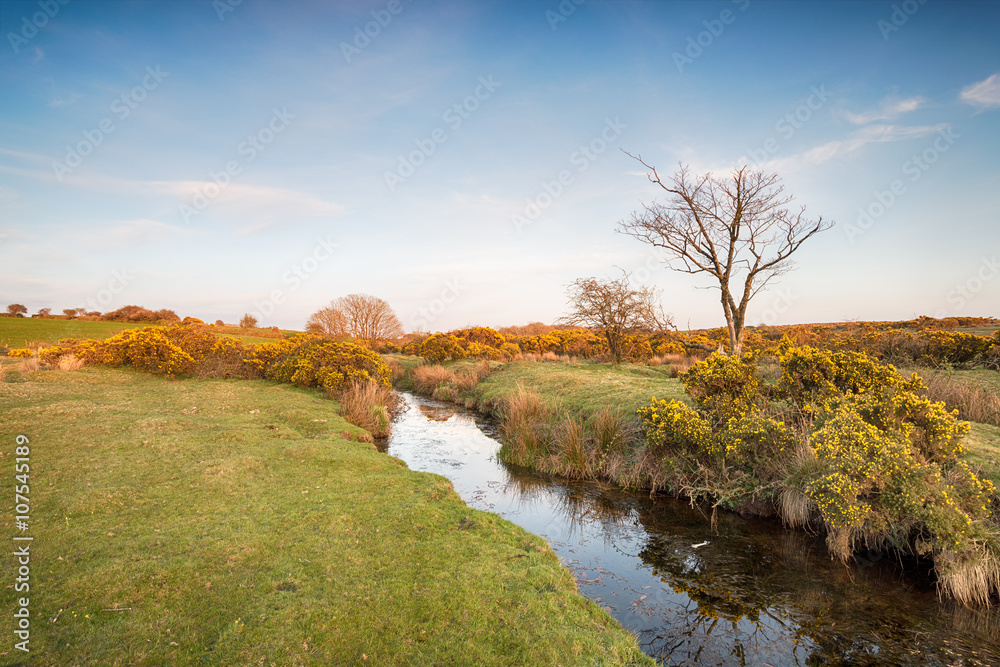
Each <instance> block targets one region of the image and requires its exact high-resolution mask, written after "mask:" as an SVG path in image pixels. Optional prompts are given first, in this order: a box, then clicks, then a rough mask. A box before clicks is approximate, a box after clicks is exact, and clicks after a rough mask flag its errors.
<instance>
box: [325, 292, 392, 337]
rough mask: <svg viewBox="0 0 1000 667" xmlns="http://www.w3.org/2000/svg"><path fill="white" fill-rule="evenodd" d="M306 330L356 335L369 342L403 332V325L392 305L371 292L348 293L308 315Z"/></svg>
mask: <svg viewBox="0 0 1000 667" xmlns="http://www.w3.org/2000/svg"><path fill="white" fill-rule="evenodd" d="M306 331H310V332H313V333H323V334H326V335H328V336H334V337H337V338H348V337H350V338H354V339H355V340H358V341H360V342H363V343H367V344H368V345H373V344H374V343H375V342H376V341H381V340H392V339H395V338H399V337H400V336H402V335H403V325H402V324H401V323H400V322H399V319H398V318H397V317H396V313H394V312H393V310H392V307H390V306H389V304H388V303H387V302H386V301H384V300H383V299H379V298H378V297H374V296H370V295H368V294H348V295H347V296H342V297H340V298H339V299H334V300H333V301H331V302H330V305H329V306H326V307H325V308H320V309H319V310H318V311H316V312H315V313H313V314H312V315H310V316H309V320H308V321H307V322H306Z"/></svg>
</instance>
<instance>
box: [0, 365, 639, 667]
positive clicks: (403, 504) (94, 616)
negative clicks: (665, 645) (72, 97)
mask: <svg viewBox="0 0 1000 667" xmlns="http://www.w3.org/2000/svg"><path fill="white" fill-rule="evenodd" d="M0 414H3V415H4V419H3V422H2V423H0V441H2V442H4V443H7V445H5V446H4V447H3V448H2V449H0V455H2V457H3V458H4V459H6V460H7V463H9V464H11V465H12V462H11V460H10V458H11V457H12V456H13V453H12V448H13V443H14V438H15V435H16V434H23V435H26V436H27V437H28V439H29V441H30V458H31V498H32V513H31V520H32V523H31V536H32V537H33V538H34V541H33V542H32V546H31V550H32V551H31V553H32V556H33V558H32V565H35V563H37V564H38V577H40V581H41V585H39V586H38V587H37V590H36V588H35V587H34V586H33V587H32V590H31V610H32V617H33V618H34V617H35V615H36V614H37V617H38V619H39V622H38V623H37V624H36V623H32V633H31V649H32V664H33V665H38V666H39V667H48V666H54V665H65V664H81V665H82V664H89V665H139V664H144V665H178V666H181V667H184V666H188V665H220V666H221V665H256V664H265V665H266V664H282V665H340V664H364V663H368V664H395V665H427V664H477V665H478V664H482V665H526V664H530V665H557V664H564V665H570V664H572V665H593V664H602V665H652V664H653V663H652V661H651V660H650V659H649V658H648V657H646V656H644V655H643V654H642V653H641V652H640V651H639V649H638V647H637V645H636V642H635V639H634V638H633V637H631V636H630V635H629V634H628V633H627V632H625V631H624V630H623V629H622V628H621V626H619V625H618V624H617V623H616V622H615V621H614V620H613V619H612V618H611V617H610V616H608V615H607V614H606V613H605V612H604V611H603V610H602V609H600V608H599V607H598V606H597V605H596V604H594V603H592V602H590V601H587V600H586V599H584V598H583V597H582V596H580V595H579V594H578V593H577V592H576V586H575V582H574V580H573V577H572V575H571V574H570V573H569V572H568V571H567V570H566V569H564V568H563V567H562V566H561V565H560V563H559V561H558V559H557V558H556V556H555V554H553V553H552V551H551V550H550V549H549V548H548V546H547V545H546V544H545V542H544V540H542V539H541V538H539V537H537V536H535V535H531V534H530V533H527V532H526V531H524V530H523V529H521V528H519V527H517V526H515V525H514V524H512V523H509V522H507V521H505V520H503V519H500V518H499V517H497V516H496V515H493V514H489V513H485V512H479V511H475V510H471V509H469V508H468V507H467V506H465V504H464V503H462V502H461V500H460V499H459V498H458V496H457V495H456V494H455V492H454V490H453V489H452V487H451V485H450V483H449V482H448V481H447V480H445V479H444V478H442V477H439V476H437V475H430V474H423V473H416V472H413V471H411V470H409V469H407V468H406V467H405V466H403V465H400V462H399V461H398V460H396V459H394V458H392V457H388V456H385V455H384V454H379V453H377V452H376V451H374V449H373V448H372V446H371V445H365V444H360V443H356V442H351V441H349V440H346V439H344V438H343V437H342V436H341V434H342V433H347V434H349V435H350V434H357V433H364V432H363V431H360V429H358V428H357V427H354V426H351V425H349V424H348V423H347V422H345V421H344V420H343V419H342V418H341V417H340V416H338V415H337V412H336V405H335V404H334V403H333V402H331V401H326V400H321V398H320V394H319V393H318V392H315V391H310V390H305V389H301V388H298V387H293V386H290V385H280V384H274V383H270V382H265V381H261V380H256V381H233V380H216V379H210V380H195V379H189V380H172V379H168V378H164V377H158V376H152V375H145V374H142V373H138V372H135V371H131V370H126V369H107V368H99V367H85V368H83V369H81V370H80V371H78V372H75V373H58V372H55V371H42V372H40V373H35V374H33V375H31V376H30V377H28V378H26V379H25V380H24V381H22V382H17V383H7V384H3V385H0ZM13 509H14V508H13V507H12V506H11V507H9V508H7V509H5V510H4V512H5V517H4V519H5V521H7V522H8V523H11V522H12V521H13ZM36 559H37V560H36ZM14 567H16V564H15V562H14V561H13V560H12V559H9V558H8V559H5V560H4V562H3V564H2V565H0V576H3V577H4V578H5V579H6V580H7V581H13V580H14V578H15V574H14V570H13V568H14ZM32 574H33V575H34V574H35V571H34V568H33V571H32ZM32 583H34V577H33V581H32ZM18 596H23V593H16V592H15V591H14V589H13V588H12V587H10V588H5V589H0V605H2V606H3V608H5V609H12V608H15V605H16V600H15V598H16V597H18Z"/></svg>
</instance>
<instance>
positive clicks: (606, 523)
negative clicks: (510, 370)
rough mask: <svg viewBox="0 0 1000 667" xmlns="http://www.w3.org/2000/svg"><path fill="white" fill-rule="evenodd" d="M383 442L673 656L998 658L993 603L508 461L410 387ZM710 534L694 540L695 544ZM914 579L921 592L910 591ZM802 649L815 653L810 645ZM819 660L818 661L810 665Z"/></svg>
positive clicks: (459, 416) (878, 565) (749, 660)
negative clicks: (538, 542)
mask: <svg viewBox="0 0 1000 667" xmlns="http://www.w3.org/2000/svg"><path fill="white" fill-rule="evenodd" d="M404 397H405V398H406V401H407V404H408V406H409V409H408V410H407V412H406V413H404V415H403V417H402V418H401V419H400V421H399V422H397V423H396V424H395V425H394V427H393V435H392V437H391V439H390V441H389V444H388V451H389V454H391V455H392V456H396V457H398V458H401V459H402V460H404V461H406V463H407V465H408V466H409V467H410V468H412V469H413V470H420V471H424V472H433V473H437V474H440V475H443V476H445V477H447V478H448V479H450V480H451V482H452V484H453V485H454V487H455V490H456V492H458V494H459V495H460V496H461V497H462V499H463V500H465V502H466V503H467V504H468V505H469V506H470V507H474V508H476V509H480V510H486V511H490V512H495V513H497V514H499V515H500V516H502V517H504V518H506V519H508V520H510V521H513V522H514V523H516V524H518V525H520V526H522V527H523V528H525V529H527V530H529V531H531V532H532V533H535V534H538V535H541V536H543V537H545V538H546V539H547V540H548V542H549V544H550V545H551V546H552V549H553V551H555V552H556V554H557V555H558V556H559V558H560V560H561V561H562V562H563V564H564V565H565V566H566V567H567V568H568V569H570V570H571V571H572V572H573V574H574V576H575V577H576V580H577V584H578V586H579V589H580V592H581V593H583V594H584V595H586V596H587V597H589V598H590V599H592V600H594V601H595V602H597V604H599V605H601V606H602V607H603V608H605V609H606V610H607V611H608V612H609V613H611V614H612V615H613V616H614V617H615V618H617V619H618V621H619V622H620V623H621V624H622V625H623V626H624V627H625V628H627V629H628V630H630V631H632V632H633V633H634V634H636V635H637V636H638V638H639V642H640V644H641V645H642V647H643V649H644V650H645V651H646V652H647V653H649V654H651V655H654V656H657V657H659V658H660V659H661V660H662V661H663V663H664V664H668V665H675V664H676V665H686V664H699V665H730V664H736V665H739V664H748V665H751V664H752V665H765V664H770V665H773V666H774V667H779V666H781V665H806V664H830V663H831V661H832V662H833V664H837V663H839V664H872V665H883V664H885V665H892V664H911V665H946V664H949V663H953V662H955V660H957V659H958V658H959V657H962V658H964V664H965V665H972V664H977V663H976V662H975V660H976V658H977V656H976V655H972V651H978V656H979V659H981V660H982V662H980V663H979V664H985V665H989V664H996V665H1000V647H998V646H997V639H996V637H997V636H1000V623H998V616H997V613H995V612H994V613H983V612H977V611H974V610H964V611H963V610H961V609H959V610H952V609H947V608H945V607H944V606H942V605H938V604H937V603H936V601H935V599H934V594H933V590H932V589H929V588H928V587H927V585H926V582H920V581H910V580H907V581H903V582H898V581H895V580H898V579H899V578H900V575H899V573H898V572H897V571H896V570H895V568H893V567H892V564H891V563H890V561H891V559H884V558H881V556H879V557H877V558H875V559H874V560H873V561H866V562H865V563H864V564H863V566H861V567H854V568H850V569H848V568H845V567H843V566H841V565H839V564H837V563H833V562H831V561H830V559H829V555H828V554H827V552H826V549H825V547H824V546H823V543H822V540H821V539H820V538H817V537H815V536H810V535H807V534H805V533H801V532H790V531H784V530H783V529H781V527H780V526H778V525H775V524H774V523H773V522H753V521H745V520H742V519H740V518H739V517H735V516H733V515H728V514H724V513H723V514H720V516H719V524H718V526H717V532H713V531H712V530H711V528H710V524H709V522H708V521H707V519H706V517H705V516H703V515H701V514H700V513H699V512H697V511H695V510H692V509H690V508H689V507H687V506H686V505H684V504H683V503H679V502H677V501H672V500H663V499H656V500H650V499H648V498H646V497H644V496H641V495H635V494H628V493H622V492H620V491H618V490H615V489H612V488H611V487H608V486H606V485H603V484H601V483H597V482H586V483H584V482H580V483H575V482H565V481H552V480H550V479H549V478H547V477H545V476H542V475H537V474H533V473H523V474H522V473H517V474H515V473H511V472H509V471H508V470H507V469H506V468H505V467H504V466H503V465H501V464H499V463H498V462H497V461H496V460H495V454H496V450H497V448H498V446H499V445H498V443H497V442H496V441H495V440H493V439H492V438H491V437H489V436H488V435H487V434H486V433H484V431H483V430H481V428H480V426H482V427H483V428H484V429H485V430H486V431H489V432H492V429H491V428H490V427H489V425H487V424H485V423H483V422H482V421H481V420H480V421H477V419H476V417H475V416H474V415H472V414H470V413H467V412H465V411H463V410H461V409H457V408H453V407H450V406H447V405H444V404H441V403H439V402H437V401H431V400H428V399H424V398H420V397H414V396H411V395H405V394H404ZM706 541H707V542H708V544H707V545H705V546H701V547H698V548H695V547H694V545H697V544H701V543H702V542H706ZM908 588H911V589H913V588H915V589H916V592H914V591H912V590H909V591H908V590H907V589H908ZM810 656H811V657H810ZM816 661H819V662H818V663H817V662H816Z"/></svg>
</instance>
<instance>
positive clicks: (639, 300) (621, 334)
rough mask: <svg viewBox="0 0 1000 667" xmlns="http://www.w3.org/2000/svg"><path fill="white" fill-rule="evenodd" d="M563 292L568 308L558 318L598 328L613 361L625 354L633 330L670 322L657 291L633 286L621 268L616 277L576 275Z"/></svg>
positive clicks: (652, 329)
mask: <svg viewBox="0 0 1000 667" xmlns="http://www.w3.org/2000/svg"><path fill="white" fill-rule="evenodd" d="M567 296H568V297H569V303H570V307H571V308H572V312H570V313H569V314H568V315H566V316H565V317H563V318H562V319H561V320H560V322H561V323H563V324H571V325H575V326H582V327H588V328H592V329H597V330H599V331H600V332H601V335H602V336H604V340H605V341H606V342H607V344H608V350H609V351H610V353H611V361H612V363H614V364H619V363H621V360H622V358H624V357H625V356H627V355H628V352H629V339H630V337H631V336H633V335H634V334H637V333H643V332H655V331H663V330H665V329H667V328H668V327H671V326H672V322H671V321H670V318H669V317H668V316H666V315H664V314H663V309H662V308H661V307H660V304H659V291H658V290H655V289H653V288H651V287H638V288H633V287H632V286H631V284H630V283H629V274H628V273H626V272H625V271H622V277H621V278H618V279H611V278H607V279H604V280H598V279H597V278H578V279H577V280H575V281H573V282H572V283H570V285H569V287H568V289H567Z"/></svg>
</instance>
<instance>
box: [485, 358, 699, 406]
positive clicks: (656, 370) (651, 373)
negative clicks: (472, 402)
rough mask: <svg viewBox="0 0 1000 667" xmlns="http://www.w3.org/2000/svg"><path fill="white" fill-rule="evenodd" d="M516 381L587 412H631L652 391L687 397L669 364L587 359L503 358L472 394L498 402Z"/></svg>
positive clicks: (667, 396) (660, 395)
mask: <svg viewBox="0 0 1000 667" xmlns="http://www.w3.org/2000/svg"><path fill="white" fill-rule="evenodd" d="M518 384H521V385H522V386H523V387H524V388H525V389H528V390H531V391H534V392H535V393H537V394H539V395H540V396H541V397H542V398H543V400H546V401H549V402H551V403H552V404H553V405H558V406H559V407H560V408H561V409H563V410H566V411H568V412H571V413H574V414H579V415H585V416H586V415H590V414H592V413H594V412H596V411H597V410H598V409H600V408H602V407H605V406H611V407H615V406H618V407H621V408H624V409H625V410H626V411H628V412H629V413H634V412H635V410H636V409H638V408H639V407H640V406H642V405H648V404H649V402H650V399H651V398H652V397H653V396H656V397H657V398H660V399H667V400H669V399H677V400H681V401H685V402H688V398H687V396H686V394H684V385H683V384H682V383H681V381H680V380H678V379H676V378H671V377H670V369H669V368H668V367H667V366H656V367H651V366H639V365H633V364H622V365H621V366H619V367H618V368H615V367H613V366H611V364H591V363H587V362H580V363H578V364H576V365H569V364H566V363H564V362H537V361H513V362H510V363H505V364H503V365H501V366H500V368H499V369H498V370H496V371H494V372H493V373H491V374H490V375H489V376H488V377H486V378H485V379H484V380H483V381H482V382H481V383H480V384H479V385H478V386H477V387H476V393H477V395H478V396H479V401H480V403H481V404H482V405H485V406H491V405H497V404H499V402H500V401H501V400H502V399H503V397H504V396H508V395H510V394H513V393H515V392H516V391H517V385H518Z"/></svg>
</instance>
